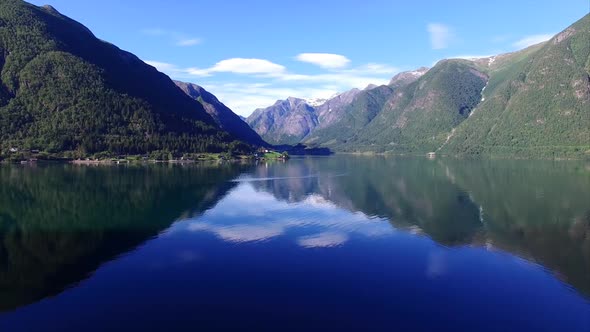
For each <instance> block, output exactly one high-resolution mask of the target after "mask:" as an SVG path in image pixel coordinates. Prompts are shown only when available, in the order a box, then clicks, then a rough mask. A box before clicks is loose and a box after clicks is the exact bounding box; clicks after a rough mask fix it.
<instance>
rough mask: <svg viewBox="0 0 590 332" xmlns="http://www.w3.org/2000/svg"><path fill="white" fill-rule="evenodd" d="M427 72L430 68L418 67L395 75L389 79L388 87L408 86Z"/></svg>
mask: <svg viewBox="0 0 590 332" xmlns="http://www.w3.org/2000/svg"><path fill="white" fill-rule="evenodd" d="M428 70H430V68H428V67H420V68H418V69H415V70H410V71H404V72H401V73H399V74H397V75H395V76H394V77H393V78H392V79H391V81H389V86H392V87H397V86H402V85H406V84H409V83H411V82H413V81H415V80H417V79H419V78H420V77H422V75H424V74H426V72H427V71H428Z"/></svg>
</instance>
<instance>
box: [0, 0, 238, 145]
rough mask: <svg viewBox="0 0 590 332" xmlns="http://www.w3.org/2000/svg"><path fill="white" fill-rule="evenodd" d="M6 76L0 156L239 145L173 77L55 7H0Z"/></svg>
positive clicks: (0, 54) (13, 3)
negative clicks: (22, 151)
mask: <svg viewBox="0 0 590 332" xmlns="http://www.w3.org/2000/svg"><path fill="white" fill-rule="evenodd" d="M0 69H1V82H0V151H6V150H8V148H9V147H17V148H19V149H40V150H45V151H47V152H50V153H60V152H64V151H75V153H73V152H72V153H71V154H75V155H77V156H85V155H86V154H87V153H95V152H101V151H110V152H112V153H145V152H149V151H154V150H169V151H172V152H174V151H179V152H180V151H221V150H225V149H229V148H232V147H233V148H236V147H238V146H239V145H240V144H239V143H237V142H233V140H234V139H233V137H232V136H231V135H229V134H227V133H226V132H224V131H222V130H220V129H219V128H218V127H217V126H216V124H215V122H214V121H213V119H212V118H211V117H210V116H209V115H208V114H207V113H206V112H205V110H204V108H203V106H202V105H201V104H200V103H198V102H196V101H194V100H192V99H191V98H189V97H188V96H186V95H185V94H184V93H182V91H180V89H178V88H177V87H176V86H175V85H174V83H173V82H172V81H171V80H170V79H169V78H168V77H167V76H166V75H164V74H162V73H159V72H158V71H157V70H156V69H155V68H153V67H151V66H149V65H147V64H145V63H144V62H142V61H141V60H139V59H138V58H137V57H136V56H134V55H132V54H130V53H128V52H125V51H122V50H120V49H119V48H117V47H116V46H114V45H112V44H109V43H107V42H104V41H101V40H99V39H97V38H96V37H95V36H94V35H93V34H92V33H91V32H90V31H89V30H88V29H87V28H86V27H84V26H82V25H81V24H79V23H77V22H75V21H73V20H71V19H69V18H67V17H65V16H63V15H61V14H60V13H59V12H57V11H56V10H55V9H54V8H52V7H49V6H45V7H36V6H33V5H30V4H28V3H26V2H24V1H20V0H3V1H2V2H0ZM242 147H243V148H246V147H245V146H242Z"/></svg>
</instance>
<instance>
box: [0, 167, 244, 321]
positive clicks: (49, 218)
mask: <svg viewBox="0 0 590 332" xmlns="http://www.w3.org/2000/svg"><path fill="white" fill-rule="evenodd" d="M239 173H240V167H238V166H229V165H228V166H224V167H219V166H216V167H181V166H170V167H169V166H157V167H156V166H154V167H137V168H135V167H124V168H123V167H121V168H118V167H97V168H93V167H71V166H63V165H59V166H50V167H49V166H48V167H35V168H17V167H0V311H5V310H11V309H14V308H16V307H18V306H21V305H25V304H28V303H31V302H34V301H37V300H39V299H41V298H43V297H46V296H51V295H54V294H57V293H59V292H61V291H62V290H63V289H64V288H65V287H67V286H68V285H70V284H72V283H75V282H78V281H80V280H82V279H84V278H86V277H87V276H88V275H89V274H90V273H92V271H94V270H96V269H97V267H98V266H100V265H101V264H102V263H104V262H106V261H109V260H111V259H113V258H114V257H116V256H118V255H120V254H122V253H125V252H128V251H129V250H132V249H133V248H135V247H136V246H137V245H139V244H141V243H143V242H145V241H146V240H148V239H150V238H151V237H154V236H155V235H157V234H158V233H159V232H161V231H163V230H165V229H166V228H168V227H169V226H170V225H171V223H172V222H174V221H175V220H177V219H178V218H179V217H182V216H190V215H194V214H198V213H201V212H202V211H204V210H206V209H208V208H210V207H211V206H213V205H214V204H215V203H216V202H217V201H218V200H219V199H220V198H221V197H222V196H224V195H225V193H226V192H227V191H228V190H230V189H231V188H232V187H234V186H235V183H232V182H229V180H231V179H232V178H233V177H235V176H237V175H238V174H239Z"/></svg>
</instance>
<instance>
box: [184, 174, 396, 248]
mask: <svg viewBox="0 0 590 332" xmlns="http://www.w3.org/2000/svg"><path fill="white" fill-rule="evenodd" d="M187 221H188V223H183V224H184V225H186V226H184V227H186V230H188V231H191V232H209V233H212V234H215V235H216V236H217V237H218V238H220V239H222V240H224V241H227V242H232V243H245V242H254V241H266V240H269V239H272V238H274V237H277V236H282V235H285V234H286V233H287V232H288V231H297V233H298V234H299V233H302V232H304V233H308V234H305V235H297V238H296V239H295V243H297V244H298V245H300V246H302V247H304V248H314V247H324V248H327V247H335V246H339V245H342V244H344V243H345V242H346V241H348V240H349V239H350V237H351V236H353V235H361V236H366V237H379V236H384V235H389V234H392V233H393V232H394V231H395V230H394V228H393V227H392V226H391V224H390V223H389V222H388V221H387V220H386V219H382V218H370V217H368V216H367V215H365V214H363V213H361V212H351V211H348V210H345V209H342V208H339V207H338V206H336V205H335V204H333V203H331V202H329V201H327V200H326V199H324V198H323V197H321V196H319V195H310V196H307V197H306V198H305V199H304V200H302V201H300V202H296V203H289V202H285V201H281V200H278V199H277V198H275V197H274V196H273V195H272V194H270V193H267V192H261V191H256V189H255V188H254V187H253V186H252V184H251V183H248V182H245V183H242V184H240V185H239V186H238V187H236V188H235V189H234V190H232V191H231V192H230V193H229V194H228V195H227V196H226V197H225V198H224V199H222V200H221V201H220V202H219V203H218V204H217V205H216V206H215V207H214V208H212V209H210V210H208V211H207V212H205V213H204V214H203V215H202V216H199V217H197V218H194V219H189V220H187Z"/></svg>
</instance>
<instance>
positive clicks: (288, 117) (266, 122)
mask: <svg viewBox="0 0 590 332" xmlns="http://www.w3.org/2000/svg"><path fill="white" fill-rule="evenodd" d="M246 121H247V122H248V124H249V125H250V127H252V129H254V130H255V131H256V132H257V133H258V134H259V135H260V136H261V137H262V138H263V139H264V140H265V141H267V142H268V143H271V144H296V143H298V142H300V141H301V140H302V139H303V138H304V137H306V136H307V135H308V134H309V133H310V132H311V131H312V130H313V129H314V128H315V127H316V126H317V125H318V117H317V114H316V111H315V109H314V108H313V107H311V106H310V105H309V104H307V102H306V101H305V100H303V99H299V98H293V97H289V98H287V99H286V100H278V101H277V102H276V103H275V104H274V105H272V106H270V107H267V108H261V109H257V110H255V111H254V113H252V115H250V116H249V117H248V118H247V119H246Z"/></svg>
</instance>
